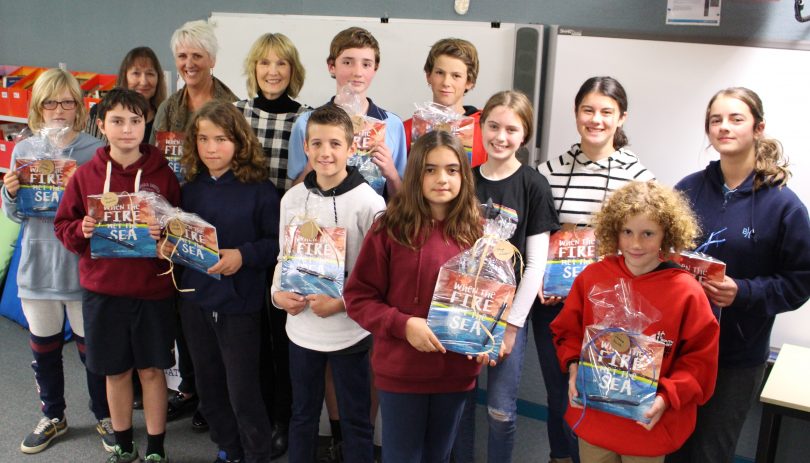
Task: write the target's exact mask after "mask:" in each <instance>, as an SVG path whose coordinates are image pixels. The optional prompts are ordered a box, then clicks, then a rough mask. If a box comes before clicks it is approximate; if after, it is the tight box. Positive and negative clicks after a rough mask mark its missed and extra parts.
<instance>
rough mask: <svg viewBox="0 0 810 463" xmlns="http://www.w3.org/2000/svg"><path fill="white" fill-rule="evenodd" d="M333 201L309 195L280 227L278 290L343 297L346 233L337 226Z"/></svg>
mask: <svg viewBox="0 0 810 463" xmlns="http://www.w3.org/2000/svg"><path fill="white" fill-rule="evenodd" d="M335 207H336V206H335V203H334V198H327V197H323V196H321V194H320V193H319V192H317V191H310V192H309V195H308V196H307V200H306V201H305V203H304V205H303V207H302V209H301V210H300V211H298V212H297V213H295V214H294V215H293V218H292V220H291V221H290V223H289V224H288V225H286V226H285V227H284V246H283V247H282V250H281V252H282V256H281V289H282V290H283V291H290V292H293V293H298V294H301V295H309V294H324V295H326V296H329V297H332V298H340V297H342V295H343V284H344V281H345V276H346V275H345V272H346V270H345V268H346V229H345V228H343V227H338V226H337V223H336V222H337V219H336V218H335V220H334V221H331V222H332V223H328V222H330V221H329V220H326V219H325V218H326V217H336V214H337V212H336V211H335Z"/></svg>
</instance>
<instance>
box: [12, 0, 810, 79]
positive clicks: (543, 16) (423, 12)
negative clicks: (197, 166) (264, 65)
mask: <svg viewBox="0 0 810 463" xmlns="http://www.w3.org/2000/svg"><path fill="white" fill-rule="evenodd" d="M666 3H667V2H666V0H598V1H593V0H565V1H560V0H471V2H470V5H471V6H470V10H469V13H468V14H467V15H465V16H459V15H457V14H456V13H455V12H454V11H453V2H452V1H451V0H409V1H401V0H397V1H393V0H344V1H341V2H335V1H317V0H274V1H267V0H231V1H221V0H220V1H217V0H170V1H168V2H164V1H159V0H143V1H140V2H120V1H109V0H82V1H78V2H77V1H72V0H26V1H24V2H20V1H14V0H0V64H18V65H23V64H28V65H34V66H43V67H53V66H56V65H57V64H58V63H60V62H65V63H67V64H68V66H69V68H70V69H73V70H87V71H99V72H105V73H115V72H116V71H117V67H118V64H119V63H120V61H121V58H122V57H123V55H124V54H125V53H126V52H127V51H128V50H129V49H130V48H132V47H134V46H138V45H147V46H150V47H152V48H153V49H155V51H156V52H157V53H158V56H159V58H160V60H161V63H162V64H163V66H164V67H165V68H167V69H168V70H172V71H174V66H173V64H172V56H171V52H170V50H169V38H170V37H171V34H172V32H173V31H174V29H176V28H177V27H178V26H180V25H181V24H182V23H183V22H185V21H187V20H190V19H206V18H208V16H209V15H210V13H211V12H212V11H230V12H239V13H273V14H297V15H335V16H371V17H377V16H380V17H382V16H386V15H387V16H389V17H400V18H419V19H464V20H467V21H486V22H490V21H502V22H518V23H541V24H559V25H563V26H572V27H587V28H600V29H612V30H617V31H623V32H635V33H642V34H655V35H664V36H666V37H672V38H676V37H689V38H693V39H695V38H699V39H700V38H705V39H706V41H711V40H719V39H735V40H745V39H752V40H760V41H762V40H765V41H794V40H810V26H808V25H807V24H800V23H798V22H797V21H796V20H795V19H794V18H793V3H794V2H793V0H777V1H773V0H770V1H769V0H724V1H723V8H722V21H721V25H720V26H719V27H680V26H679V27H673V26H666V25H664V19H665V16H666ZM808 13H810V12H808ZM268 31H272V24H268ZM325 49H326V44H324V50H325ZM383 49H384V44H383ZM246 51H247V50H246ZM383 53H384V52H383ZM400 58H401V57H400ZM386 59H391V58H389V57H386V56H385V54H383V63H384V62H385V60H386ZM383 65H384V64H383ZM174 75H175V77H176V73H175V74H174Z"/></svg>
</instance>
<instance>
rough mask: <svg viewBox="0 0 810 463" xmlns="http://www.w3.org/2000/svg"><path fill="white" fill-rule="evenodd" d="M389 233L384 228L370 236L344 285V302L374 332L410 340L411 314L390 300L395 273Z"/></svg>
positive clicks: (355, 319)
mask: <svg viewBox="0 0 810 463" xmlns="http://www.w3.org/2000/svg"><path fill="white" fill-rule="evenodd" d="M385 234H386V232H385V230H380V231H377V232H369V233H368V234H367V235H366V238H365V240H364V241H363V246H362V248H361V249H360V254H359V255H358V256H357V261H356V262H355V264H354V269H353V270H352V274H351V275H349V280H348V281H347V282H346V286H345V287H344V288H343V301H344V304H345V306H346V312H347V313H348V314H349V317H351V318H352V319H353V320H354V321H356V322H357V324H359V325H360V326H362V327H363V328H364V329H365V330H366V331H369V332H370V333H371V334H373V335H375V336H393V337H396V338H399V339H407V338H406V336H405V326H406V324H407V323H408V319H410V318H411V316H410V315H407V314H404V313H402V312H400V310H399V309H397V308H396V307H393V306H391V305H388V303H387V302H386V295H387V293H388V282H389V279H390V278H393V277H394V276H393V275H390V274H389V259H390V251H391V250H390V249H388V248H390V245H386V242H385ZM401 277H403V278H413V276H407V275H404V276H401Z"/></svg>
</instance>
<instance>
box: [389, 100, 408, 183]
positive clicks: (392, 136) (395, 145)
mask: <svg viewBox="0 0 810 463" xmlns="http://www.w3.org/2000/svg"><path fill="white" fill-rule="evenodd" d="M387 114H388V118H386V120H385V124H386V127H385V144H386V145H388V148H389V149H390V150H391V157H393V159H394V166H395V167H396V168H397V173H398V174H399V178H403V177H405V165H406V164H407V162H408V147H407V146H406V145H405V128H404V127H403V125H402V120H401V119H400V118H399V117H397V116H396V115H395V114H391V113H388V112H387Z"/></svg>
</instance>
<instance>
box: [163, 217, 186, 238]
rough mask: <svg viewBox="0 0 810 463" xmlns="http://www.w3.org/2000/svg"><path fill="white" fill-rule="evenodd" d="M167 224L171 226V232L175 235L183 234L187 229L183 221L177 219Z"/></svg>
mask: <svg viewBox="0 0 810 463" xmlns="http://www.w3.org/2000/svg"><path fill="white" fill-rule="evenodd" d="M166 226H167V227H168V228H169V233H171V234H172V235H174V236H183V233H184V232H185V231H186V226H185V225H183V222H181V221H179V220H177V219H172V220H169V223H168V224H166Z"/></svg>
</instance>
